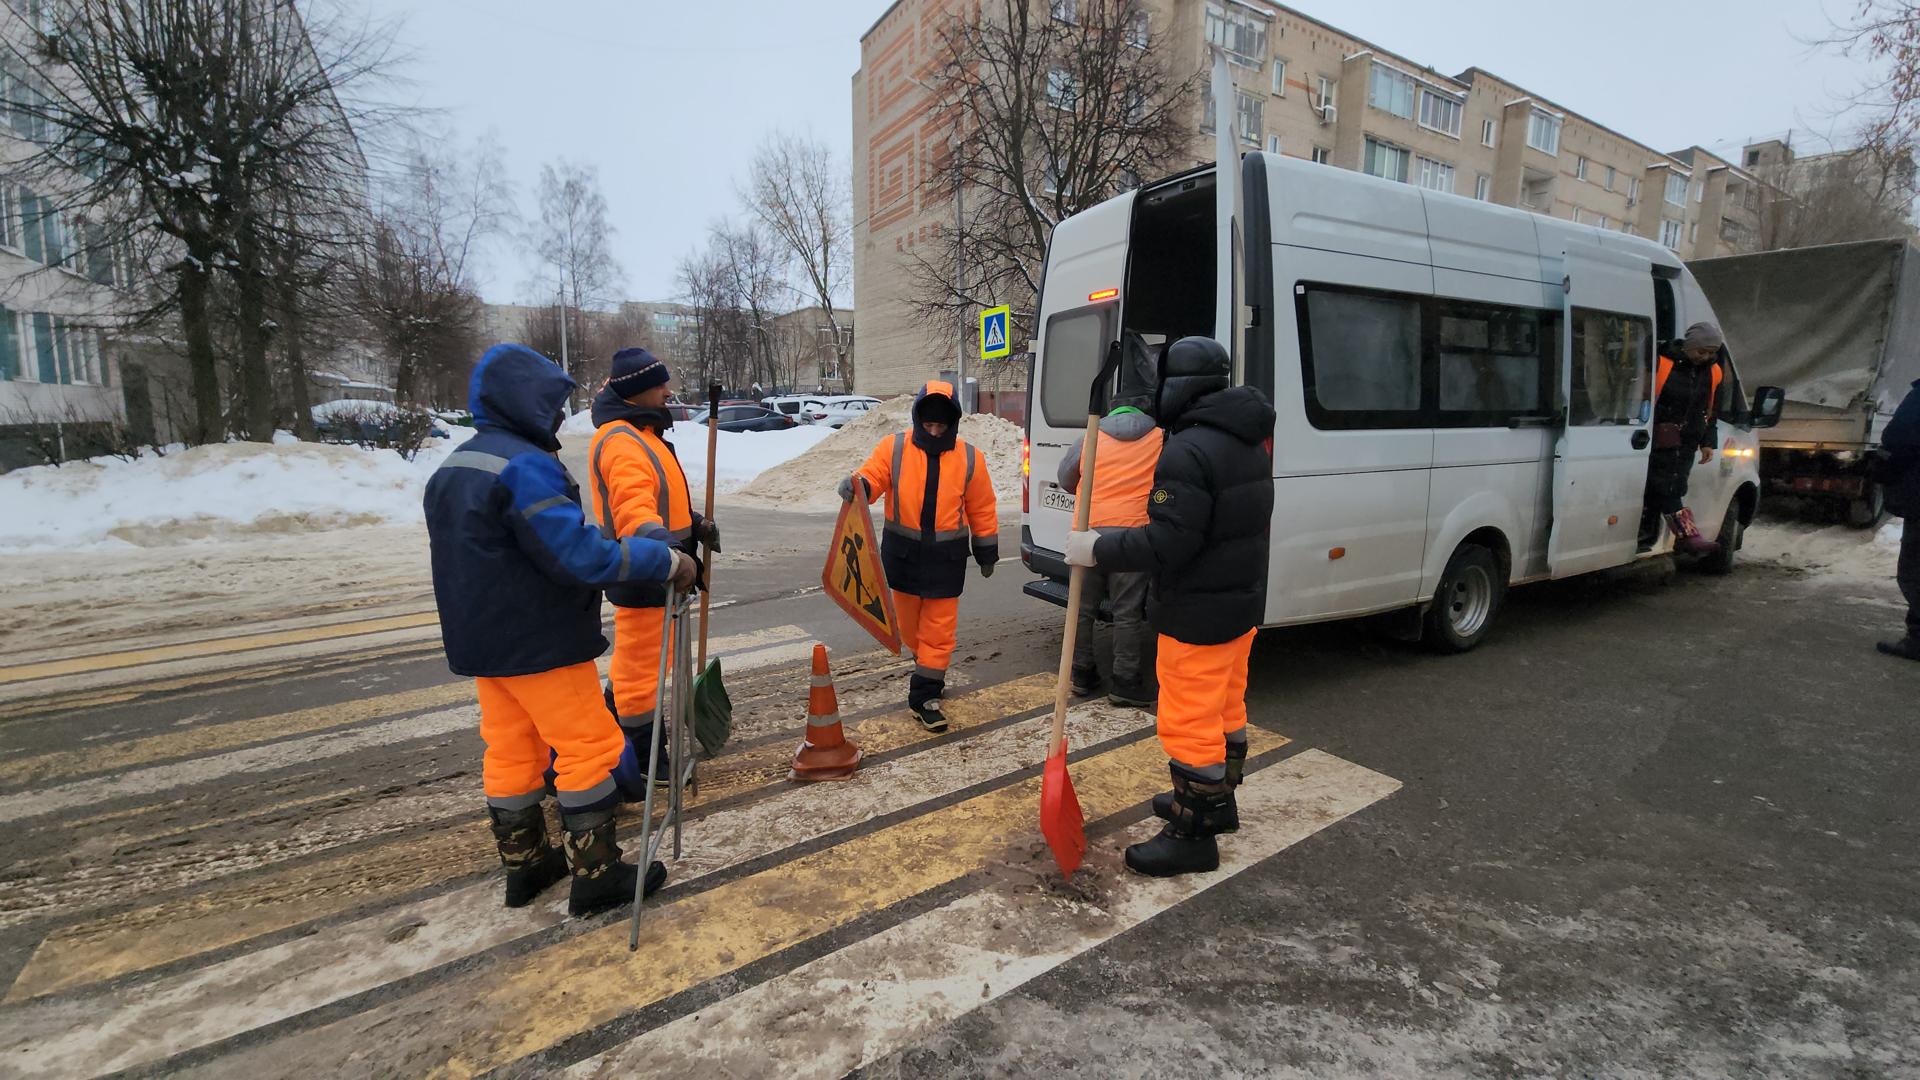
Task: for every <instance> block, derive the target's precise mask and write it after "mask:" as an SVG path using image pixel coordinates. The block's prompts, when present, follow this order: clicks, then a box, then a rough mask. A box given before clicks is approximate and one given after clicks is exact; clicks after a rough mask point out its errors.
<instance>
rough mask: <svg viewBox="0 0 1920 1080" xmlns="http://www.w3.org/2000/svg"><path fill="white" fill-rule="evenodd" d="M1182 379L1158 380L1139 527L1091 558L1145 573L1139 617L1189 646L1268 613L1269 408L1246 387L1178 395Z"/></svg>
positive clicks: (1107, 538)
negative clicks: (1158, 431) (1157, 425)
mask: <svg viewBox="0 0 1920 1080" xmlns="http://www.w3.org/2000/svg"><path fill="white" fill-rule="evenodd" d="M1209 344H1211V343H1209ZM1224 381H1225V380H1224V379H1222V380H1221V382H1224ZM1180 384H1181V380H1180V378H1179V377H1178V376H1177V375H1175V374H1173V373H1171V372H1170V373H1169V375H1168V377H1167V378H1166V379H1165V380H1164V381H1163V384H1162V387H1163V388H1162V392H1161V398H1160V415H1161V419H1162V422H1164V423H1165V424H1166V426H1167V429H1168V431H1169V435H1168V438H1167V445H1166V449H1165V450H1164V451H1162V452H1161V455H1160V464H1159V466H1158V467H1157V468H1155V470H1154V473H1153V494H1152V495H1151V496H1149V497H1148V500H1147V524H1146V525H1144V526H1142V527H1141V528H1138V529H1125V530H1119V531H1113V532H1108V533H1105V534H1103V535H1102V536H1101V537H1100V539H1099V541H1098V542H1097V543H1096V544H1095V545H1094V558H1095V560H1096V561H1098V562H1099V564H1100V568H1101V569H1102V570H1110V571H1127V570H1145V571H1149V572H1151V573H1152V574H1153V590H1152V593H1151V594H1150V596H1149V598H1148V602H1147V617H1148V619H1149V620H1150V621H1151V622H1152V623H1153V628H1154V630H1155V631H1157V632H1159V633H1162V634H1165V635H1167V636H1168V637H1170V638H1173V639H1175V640H1177V641H1183V642H1186V643H1187V644H1189V645H1219V644H1223V643H1225V642H1228V641H1232V640H1233V639H1235V638H1237V637H1239V636H1240V635H1242V634H1244V633H1246V632H1247V631H1248V630H1251V629H1253V628H1254V627H1256V626H1258V625H1260V623H1261V621H1262V620H1263V619H1264V618H1265V615H1266V607H1267V597H1266V582H1267V542H1268V532H1269V529H1270V527H1271V519H1272V516H1273V455H1272V453H1271V452H1270V451H1269V450H1268V448H1267V440H1268V439H1269V438H1271V437H1272V435H1273V418H1274V413H1273V405H1272V404H1271V403H1270V402H1269V401H1268V400H1267V396H1266V395H1265V394H1263V393H1261V392H1260V391H1259V390H1258V389H1255V388H1254V387H1251V386H1236V387H1232V388H1230V389H1219V390H1207V389H1206V388H1205V387H1201V388H1200V389H1201V390H1202V391H1203V392H1201V393H1200V394H1199V395H1198V396H1195V397H1192V398H1190V399H1188V400H1185V401H1183V400H1181V397H1182V387H1181V385H1180Z"/></svg>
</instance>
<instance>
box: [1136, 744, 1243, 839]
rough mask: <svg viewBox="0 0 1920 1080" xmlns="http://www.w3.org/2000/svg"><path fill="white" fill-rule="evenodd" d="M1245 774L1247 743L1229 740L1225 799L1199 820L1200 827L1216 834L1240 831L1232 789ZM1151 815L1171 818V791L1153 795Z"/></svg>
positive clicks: (1237, 805)
mask: <svg viewBox="0 0 1920 1080" xmlns="http://www.w3.org/2000/svg"><path fill="white" fill-rule="evenodd" d="M1246 774H1247V744H1246V743H1244V742H1230V743H1228V744H1227V801H1226V804H1225V805H1223V806H1221V807H1220V808H1219V809H1218V810H1216V811H1214V812H1213V813H1211V814H1208V815H1207V816H1206V817H1204V818H1202V819H1201V821H1200V827H1201V828H1202V829H1205V830H1208V831H1210V832H1212V833H1213V834H1214V835H1216V836H1220V835H1224V834H1226V833H1230V832H1239V831H1240V804H1239V802H1238V801H1236V800H1235V799H1234V797H1233V789H1234V788H1237V787H1239V786H1240V781H1241V780H1242V779H1243V778H1245V776H1246ZM1153 816H1154V817H1157V818H1160V819H1162V820H1172V818H1173V792H1171V791H1163V792H1161V793H1160V794H1158V795H1155V796H1154V797H1153Z"/></svg>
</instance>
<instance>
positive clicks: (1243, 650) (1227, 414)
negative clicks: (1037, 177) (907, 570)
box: [1067, 337, 1274, 877]
mask: <svg viewBox="0 0 1920 1080" xmlns="http://www.w3.org/2000/svg"><path fill="white" fill-rule="evenodd" d="M1231 374H1232V362H1231V360H1230V359H1229V358H1228V356H1227V350H1226V349H1225V348H1224V347H1223V346H1222V345H1221V344H1220V343H1219V342H1217V341H1215V340H1213V339H1212V338H1202V337H1189V338H1181V339H1180V340H1179V341H1176V342H1174V343H1173V344H1172V345H1171V346H1169V347H1168V348H1167V350H1166V352H1165V353H1164V354H1163V355H1162V357H1161V361H1160V391H1159V396H1158V400H1157V405H1156V412H1157V414H1158V415H1159V417H1160V422H1161V423H1162V424H1163V425H1164V426H1165V427H1166V430H1167V439H1166V446H1165V448H1164V449H1163V450H1162V451H1161V454H1160V461H1159V463H1158V465H1157V466H1156V467H1155V468H1154V473H1153V490H1152V492H1151V494H1149V495H1148V496H1147V523H1146V524H1145V525H1143V526H1141V527H1139V528H1132V529H1118V530H1109V531H1106V532H1104V533H1099V532H1095V531H1093V530H1092V529H1088V530H1085V531H1074V532H1071V533H1069V534H1068V536H1067V562H1068V563H1069V564H1071V565H1074V566H1085V567H1098V568H1100V569H1101V570H1103V571H1105V572H1106V573H1109V574H1112V573H1128V572H1135V571H1144V572H1146V573H1147V574H1149V575H1151V577H1152V579H1153V580H1152V585H1151V587H1150V588H1149V590H1148V600H1147V615H1148V618H1149V619H1150V620H1151V621H1152V623H1153V628H1154V630H1155V631H1156V632H1157V633H1158V635H1159V639H1158V645H1159V659H1158V662H1157V664H1156V668H1157V671H1158V674H1159V676H1160V711H1159V717H1158V721H1159V722H1158V728H1159V733H1160V744H1161V746H1162V747H1164V748H1165V749H1166V752H1167V757H1168V758H1169V759H1170V760H1169V762H1168V771H1169V772H1170V773H1171V774H1172V777H1173V791H1172V792H1170V793H1165V794H1161V795H1157V796H1155V797H1154V800H1153V809H1154V813H1155V814H1157V815H1159V816H1161V817H1163V818H1165V819H1166V821H1167V823H1166V825H1165V826H1164V827H1163V828H1161V830H1160V834H1159V835H1158V836H1156V837H1154V838H1153V839H1151V840H1148V841H1146V842H1144V843H1139V844H1133V845H1131V846H1129V847H1128V848H1127V852H1126V862H1127V868H1128V869H1130V870H1133V871H1134V872H1135V873H1139V874H1146V875H1148V876H1151V877H1171V876H1173V875H1175V874H1189V873H1197V872H1204V871H1209V870H1215V869H1218V868H1219V866H1220V848H1219V844H1218V842H1217V841H1216V840H1215V837H1216V836H1217V835H1219V834H1221V833H1230V832H1234V831H1236V830H1237V829H1239V827H1240V812H1239V808H1238V806H1236V805H1235V803H1234V798H1233V789H1234V788H1235V787H1237V786H1238V785H1239V783H1240V780H1241V777H1242V775H1243V774H1244V772H1245V769H1246V761H1247V657H1248V655H1249V653H1250V652H1251V651H1252V649H1253V637H1254V633H1255V631H1256V629H1257V628H1258V626H1259V625H1260V622H1261V620H1262V619H1263V618H1264V617H1265V614H1266V583H1267V547H1268V533H1269V530H1270V529H1271V527H1272V516H1273V467H1272V465H1273V451H1272V442H1271V440H1272V438H1273V419H1274V411H1273V405H1272V403H1271V402H1269V401H1268V400H1267V396H1266V395H1265V394H1263V393H1261V392H1260V391H1259V389H1258V388H1256V387H1251V386H1232V385H1230V383H1231V381H1232V380H1231ZM1095 472H1096V473H1098V472H1099V463H1098V462H1097V461H1096V462H1095ZM1096 505H1098V504H1097V503H1096Z"/></svg>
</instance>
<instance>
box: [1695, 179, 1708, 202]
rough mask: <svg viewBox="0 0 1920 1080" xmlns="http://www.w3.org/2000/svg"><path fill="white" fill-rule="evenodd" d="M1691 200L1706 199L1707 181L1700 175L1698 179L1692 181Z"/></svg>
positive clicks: (1703, 200) (1700, 200) (1699, 200)
mask: <svg viewBox="0 0 1920 1080" xmlns="http://www.w3.org/2000/svg"><path fill="white" fill-rule="evenodd" d="M1693 201H1694V202H1706V201H1707V181H1706V178H1705V177H1701V178H1700V179H1699V180H1697V181H1695V182H1694V185H1693Z"/></svg>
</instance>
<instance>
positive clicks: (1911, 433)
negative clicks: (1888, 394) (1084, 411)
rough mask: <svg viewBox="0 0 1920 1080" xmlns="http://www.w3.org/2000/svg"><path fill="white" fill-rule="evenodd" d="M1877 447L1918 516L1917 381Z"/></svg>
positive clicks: (1892, 498) (1885, 472)
mask: <svg viewBox="0 0 1920 1080" xmlns="http://www.w3.org/2000/svg"><path fill="white" fill-rule="evenodd" d="M1880 448H1881V449H1882V450H1885V451H1886V452H1887V460H1886V462H1885V464H1884V465H1883V466H1882V467H1881V469H1880V474H1879V475H1880V481H1881V483H1883V484H1885V485H1886V490H1887V512H1888V513H1890V514H1897V515H1899V516H1900V517H1904V518H1915V517H1920V380H1915V382H1914V384H1913V389H1911V390H1909V391H1907V396H1906V398H1905V399H1904V400H1903V401H1901V402H1900V407H1899V408H1897V409H1895V410H1894V412H1893V419H1892V420H1889V421H1887V429H1886V430H1885V431H1884V432H1882V433H1881V434H1880ZM1096 464H1098V463H1097V462H1096Z"/></svg>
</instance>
